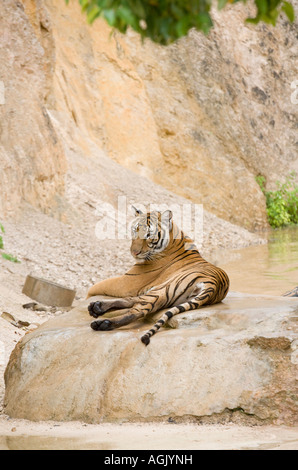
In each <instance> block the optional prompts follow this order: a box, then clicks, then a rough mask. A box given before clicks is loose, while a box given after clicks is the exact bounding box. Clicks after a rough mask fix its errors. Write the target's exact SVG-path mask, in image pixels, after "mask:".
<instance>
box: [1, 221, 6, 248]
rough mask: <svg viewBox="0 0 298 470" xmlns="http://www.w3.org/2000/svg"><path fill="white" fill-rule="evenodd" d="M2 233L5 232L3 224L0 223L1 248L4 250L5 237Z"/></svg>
mask: <svg viewBox="0 0 298 470" xmlns="http://www.w3.org/2000/svg"><path fill="white" fill-rule="evenodd" d="M1 233H5V230H4V227H3V225H2V224H1V223H0V250H3V248H4V244H3V237H2V235H1Z"/></svg>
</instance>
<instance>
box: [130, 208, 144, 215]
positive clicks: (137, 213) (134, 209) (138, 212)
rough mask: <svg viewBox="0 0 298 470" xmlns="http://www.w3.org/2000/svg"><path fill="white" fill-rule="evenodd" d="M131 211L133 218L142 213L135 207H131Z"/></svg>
mask: <svg viewBox="0 0 298 470" xmlns="http://www.w3.org/2000/svg"><path fill="white" fill-rule="evenodd" d="M131 208H132V210H133V211H134V214H135V216H136V217H137V216H138V215H142V214H143V212H142V211H141V210H140V209H137V208H136V207H135V206H131Z"/></svg>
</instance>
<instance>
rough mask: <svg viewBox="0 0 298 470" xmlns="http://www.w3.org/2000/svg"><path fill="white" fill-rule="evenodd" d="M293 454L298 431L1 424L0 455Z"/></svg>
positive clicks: (5, 420)
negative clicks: (98, 452)
mask: <svg viewBox="0 0 298 470" xmlns="http://www.w3.org/2000/svg"><path fill="white" fill-rule="evenodd" d="M14 449H16V450H23V449H26V450H27V449H32V450H37V449H41V450H47V449H49V450H53V449H58V450H76V449H87V450H92V449H97V450H253V449H256V450H298V431H297V429H294V428H289V427H284V426H279V427H273V426H261V427H247V426H237V425H232V424H230V425H212V426H206V425H204V426H197V425H193V424H171V423H165V424H153V423H151V424H144V423H135V424H97V425H93V424H84V423H79V422H70V423H58V422H54V421H53V422H39V423H32V422H29V421H25V420H15V419H9V418H7V417H2V418H1V419H0V450H14Z"/></svg>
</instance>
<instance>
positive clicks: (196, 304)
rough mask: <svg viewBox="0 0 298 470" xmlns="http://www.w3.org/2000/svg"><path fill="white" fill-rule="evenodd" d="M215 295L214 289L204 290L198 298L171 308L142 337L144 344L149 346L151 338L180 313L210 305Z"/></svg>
mask: <svg viewBox="0 0 298 470" xmlns="http://www.w3.org/2000/svg"><path fill="white" fill-rule="evenodd" d="M213 293H214V291H213V289H206V290H202V291H201V292H200V294H199V295H198V296H197V297H193V298H192V299H190V300H188V301H187V302H184V303H182V304H180V305H177V306H175V307H171V308H170V309H169V310H167V311H166V312H165V313H164V314H163V315H162V316H161V318H160V319H159V320H158V321H157V322H156V323H155V324H154V325H153V327H152V328H151V329H150V330H148V331H147V332H146V333H145V334H144V335H143V336H142V337H141V341H142V343H144V344H145V346H148V344H149V343H150V338H151V336H153V335H155V333H157V331H158V330H159V329H160V328H161V327H162V326H163V325H165V324H166V323H167V322H168V321H169V320H170V318H172V317H173V316H174V315H177V314H178V313H183V312H187V311H189V310H195V309H197V308H200V307H202V306H203V305H206V304H208V303H209V302H210V298H211V297H212V294H213Z"/></svg>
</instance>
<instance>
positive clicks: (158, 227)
mask: <svg viewBox="0 0 298 470" xmlns="http://www.w3.org/2000/svg"><path fill="white" fill-rule="evenodd" d="M133 210H134V212H135V214H134V215H135V218H134V221H133V223H132V225H131V246H130V252H131V255H132V256H133V257H134V259H135V264H134V265H133V266H132V268H131V269H130V270H129V271H127V272H126V273H125V274H124V275H122V276H118V277H113V278H109V279H106V280H102V281H100V282H98V283H96V284H94V285H93V286H92V287H91V288H90V289H89V290H88V294H87V299H88V298H90V297H93V296H96V295H105V296H109V297H112V298H109V299H104V300H99V301H94V302H91V303H90V304H89V305H88V311H89V314H90V315H91V316H92V317H93V318H98V317H100V316H102V315H104V314H105V313H106V312H107V311H109V310H115V309H116V310H121V309H127V310H126V311H125V313H124V314H121V313H122V312H120V315H119V311H118V312H117V315H115V316H112V317H111V318H109V319H107V318H103V319H99V320H95V321H93V322H92V323H91V324H90V326H91V328H92V329H93V330H95V331H98V330H113V329H115V328H119V327H121V326H124V325H128V324H129V323H131V322H133V321H135V320H139V319H143V318H144V317H146V316H147V315H148V314H151V313H154V312H158V311H160V310H163V309H166V311H165V313H163V314H162V315H161V317H160V318H159V320H158V321H157V322H156V323H155V324H154V325H153V327H152V328H150V329H149V330H148V331H147V332H146V333H145V334H143V335H142V337H141V341H142V343H143V344H145V345H146V346H148V344H149V343H150V338H151V337H152V336H153V335H154V334H155V333H157V331H158V330H159V329H160V328H161V327H162V326H164V325H165V324H166V323H167V322H168V321H169V320H170V318H172V317H173V316H174V315H177V314H179V313H182V312H187V311H189V310H194V309H197V308H200V307H203V306H206V305H212V304H216V303H219V302H221V301H222V300H223V299H224V298H225V297H226V295H227V293H228V290H229V284H230V283H229V278H228V275H227V274H226V272H225V271H223V270H222V269H221V268H219V267H216V266H214V265H213V264H211V263H209V262H207V261H206V260H205V259H204V258H202V256H201V255H200V253H199V251H198V249H197V247H196V245H195V243H194V242H193V240H192V239H191V238H190V237H188V236H187V235H185V234H184V232H183V231H182V230H180V228H179V227H178V226H177V225H176V223H175V222H174V221H173V213H172V211H171V210H165V211H163V212H160V211H157V210H154V211H150V210H149V211H148V210H146V212H142V211H141V210H140V209H137V208H135V207H133ZM113 297H117V299H113Z"/></svg>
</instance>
